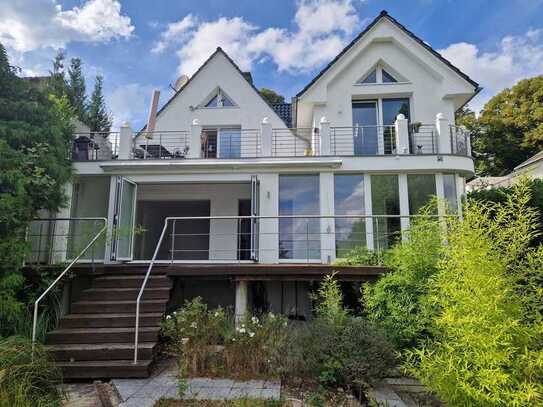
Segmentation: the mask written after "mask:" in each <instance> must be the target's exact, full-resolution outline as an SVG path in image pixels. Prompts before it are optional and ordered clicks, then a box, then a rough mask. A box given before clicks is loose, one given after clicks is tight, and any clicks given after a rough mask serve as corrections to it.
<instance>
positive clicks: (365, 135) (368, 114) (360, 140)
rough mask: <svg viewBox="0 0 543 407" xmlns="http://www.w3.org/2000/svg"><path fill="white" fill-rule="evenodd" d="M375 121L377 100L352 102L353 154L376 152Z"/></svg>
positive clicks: (377, 147)
mask: <svg viewBox="0 0 543 407" xmlns="http://www.w3.org/2000/svg"><path fill="white" fill-rule="evenodd" d="M377 123H378V122H377V101H367V102H353V144H354V155H375V154H378V151H379V138H378V132H377Z"/></svg>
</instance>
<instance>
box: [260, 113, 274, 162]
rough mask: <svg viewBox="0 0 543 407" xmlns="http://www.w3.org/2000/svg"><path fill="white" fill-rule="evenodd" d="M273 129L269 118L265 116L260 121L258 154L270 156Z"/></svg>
mask: <svg viewBox="0 0 543 407" xmlns="http://www.w3.org/2000/svg"><path fill="white" fill-rule="evenodd" d="M272 137H273V131H272V126H271V123H270V120H269V119H268V118H267V117H264V119H262V123H260V155H261V157H271V156H272Z"/></svg>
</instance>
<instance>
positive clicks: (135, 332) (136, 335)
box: [134, 218, 170, 365]
mask: <svg viewBox="0 0 543 407" xmlns="http://www.w3.org/2000/svg"><path fill="white" fill-rule="evenodd" d="M169 219H170V218H166V219H164V227H163V228H162V233H161V234H160V238H159V239H158V243H157V245H156V248H155V252H154V253H153V258H152V259H151V263H150V264H149V268H148V269H147V273H145V278H144V279H143V283H142V284H141V288H140V292H139V294H138V298H137V299H136V326H135V329H134V364H135V365H136V364H137V363H138V339H139V338H138V336H139V328H140V318H139V317H140V300H141V296H142V294H143V290H145V286H146V285H147V280H148V279H149V275H150V274H151V270H152V268H153V265H154V264H155V260H156V257H157V254H158V249H159V248H160V245H161V244H162V240H163V239H164V235H165V234H166V228H167V226H168V220H169Z"/></svg>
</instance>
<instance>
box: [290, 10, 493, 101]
mask: <svg viewBox="0 0 543 407" xmlns="http://www.w3.org/2000/svg"><path fill="white" fill-rule="evenodd" d="M383 18H386V19H388V20H389V21H390V22H391V23H392V24H394V25H396V26H397V27H398V28H400V29H401V30H402V31H403V32H405V33H406V34H407V35H408V36H410V37H411V38H413V39H414V40H415V41H416V42H418V43H419V44H420V45H421V46H423V47H424V48H426V50H428V51H429V52H430V53H432V54H433V55H434V56H435V57H437V58H438V59H439V60H440V61H441V62H443V63H444V64H445V65H447V66H448V67H449V68H451V69H452V70H453V71H454V72H456V73H457V74H458V75H460V76H461V77H462V78H463V79H465V80H466V81H467V82H469V83H470V84H471V85H473V87H474V88H475V93H478V92H479V91H480V90H481V89H482V88H480V87H479V84H478V83H477V82H475V81H474V80H473V79H471V78H470V77H469V76H468V75H466V74H465V73H463V72H462V71H461V70H460V69H458V68H457V67H456V66H454V65H453V64H452V63H451V62H450V61H448V60H447V59H445V58H444V57H443V56H442V55H441V54H440V53H439V52H437V51H436V50H435V49H433V48H432V47H430V46H429V45H428V44H427V43H425V42H424V41H423V40H421V39H420V38H419V37H417V36H416V35H415V34H414V33H412V32H411V31H409V30H408V29H407V28H406V27H405V26H404V25H402V24H401V23H400V22H398V20H396V19H395V18H393V17H391V16H390V15H389V14H388V12H387V11H386V10H383V11H381V12H380V13H379V15H378V16H377V17H376V18H375V19H374V20H373V21H372V22H371V23H370V24H369V25H368V26H367V27H366V28H365V29H364V30H363V31H362V32H361V33H360V34H358V35H357V36H356V37H355V39H354V40H352V41H351V42H350V43H349V45H347V46H346V47H345V48H343V50H342V51H341V52H340V53H339V54H337V56H336V57H335V58H334V59H333V60H332V61H331V62H330V63H329V64H328V65H326V66H325V67H324V69H323V70H321V71H320V72H319V73H318V74H317V76H315V77H314V78H313V79H312V80H311V82H309V83H308V84H307V85H306V86H305V87H304V88H303V89H302V90H301V91H300V92H298V94H297V95H296V97H300V96H302V95H303V94H304V93H305V92H306V91H307V90H308V89H309V88H310V87H311V86H313V84H314V83H315V82H317V81H318V80H319V78H320V77H321V76H323V75H324V74H325V73H326V72H327V71H328V70H329V69H330V68H331V67H332V66H333V65H334V64H335V63H336V62H337V61H338V60H339V59H340V58H341V57H342V56H343V55H344V54H345V53H346V52H347V51H349V50H350V49H351V48H352V47H353V46H354V45H355V44H356V43H357V42H358V41H359V40H360V39H361V38H362V37H364V36H365V35H366V33H368V32H369V31H370V30H371V29H372V28H373V27H374V26H375V25H376V24H377V23H378V22H379V21H380V20H381V19H383Z"/></svg>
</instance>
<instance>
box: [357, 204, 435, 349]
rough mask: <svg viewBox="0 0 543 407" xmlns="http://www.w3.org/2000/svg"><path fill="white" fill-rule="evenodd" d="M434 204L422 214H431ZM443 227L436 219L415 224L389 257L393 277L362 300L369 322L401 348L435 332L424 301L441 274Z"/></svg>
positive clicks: (421, 219) (368, 291)
mask: <svg viewBox="0 0 543 407" xmlns="http://www.w3.org/2000/svg"><path fill="white" fill-rule="evenodd" d="M433 205H435V204H431V205H429V206H427V207H425V208H423V210H422V211H421V214H423V215H425V214H430V213H431V212H432V211H433ZM442 232H443V225H441V224H440V223H439V221H438V220H437V219H435V218H429V217H419V218H415V219H414V220H412V221H411V225H410V229H409V231H408V233H407V239H406V240H404V241H403V242H400V243H398V244H397V245H395V246H394V247H393V248H392V249H390V250H389V252H388V253H387V255H386V256H385V266H386V267H387V268H389V269H390V273H388V274H386V275H384V276H383V277H381V278H380V279H379V280H378V281H377V282H376V283H375V284H373V285H370V284H366V285H365V287H364V292H363V296H362V302H363V307H364V308H365V310H366V313H367V315H368V318H369V319H370V320H371V321H374V322H375V323H377V324H378V325H380V326H381V327H382V328H383V329H384V330H385V332H386V334H387V336H388V337H389V338H390V340H391V341H392V342H393V343H394V345H395V346H396V347H397V348H399V349H402V348H405V347H409V346H414V345H415V344H416V342H417V341H418V340H420V339H421V338H425V337H427V336H428V335H429V334H430V331H431V326H432V323H431V312H430V310H428V309H427V308H426V307H425V306H424V305H425V302H424V301H422V299H423V298H424V296H425V295H426V294H427V292H428V284H429V281H430V279H431V278H432V277H433V276H434V275H435V274H436V272H437V264H438V261H439V258H440V253H441V246H442Z"/></svg>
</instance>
